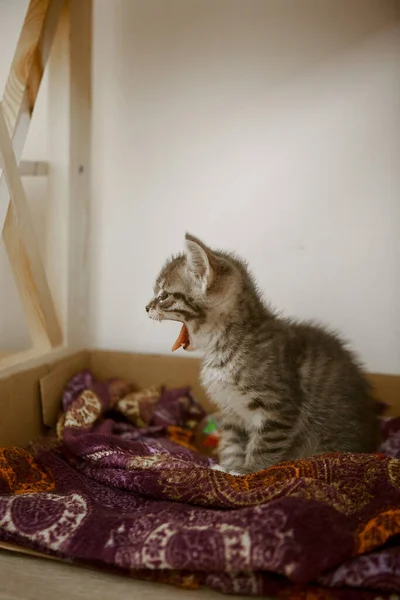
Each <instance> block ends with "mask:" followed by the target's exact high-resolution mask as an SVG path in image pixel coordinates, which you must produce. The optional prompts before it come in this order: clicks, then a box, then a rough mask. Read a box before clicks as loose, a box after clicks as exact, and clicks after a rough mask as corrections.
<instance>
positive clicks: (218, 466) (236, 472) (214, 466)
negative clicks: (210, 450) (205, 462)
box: [211, 465, 241, 476]
mask: <svg viewBox="0 0 400 600" xmlns="http://www.w3.org/2000/svg"><path fill="white" fill-rule="evenodd" d="M211 468H212V470H213V471H222V473H228V474H229V475H236V476H238V475H239V476H240V475H241V473H238V471H228V470H227V469H224V467H221V465H213V466H212V467H211Z"/></svg>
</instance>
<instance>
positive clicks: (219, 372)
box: [201, 366, 249, 423]
mask: <svg viewBox="0 0 400 600" xmlns="http://www.w3.org/2000/svg"><path fill="white" fill-rule="evenodd" d="M201 380H202V383H203V386H204V387H205V388H206V389H207V391H208V393H209V395H210V397H211V399H212V400H213V401H214V402H215V403H216V404H217V405H218V407H219V408H220V409H221V410H223V411H224V412H231V413H234V414H235V415H237V416H238V417H239V418H240V419H241V420H242V421H243V423H246V422H247V420H248V412H249V411H248V408H247V404H248V401H247V398H246V396H245V395H244V394H243V393H241V392H240V391H239V390H238V389H237V387H236V386H235V385H234V382H233V376H232V373H230V371H229V370H228V369H221V368H218V369H217V368H212V367H206V366H204V367H203V368H202V371H201Z"/></svg>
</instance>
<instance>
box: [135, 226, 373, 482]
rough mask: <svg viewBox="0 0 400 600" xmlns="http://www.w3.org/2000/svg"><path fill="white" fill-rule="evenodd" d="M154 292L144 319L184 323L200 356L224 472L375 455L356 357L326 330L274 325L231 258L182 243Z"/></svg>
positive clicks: (190, 240)
mask: <svg viewBox="0 0 400 600" xmlns="http://www.w3.org/2000/svg"><path fill="white" fill-rule="evenodd" d="M154 292H155V293H154V297H153V299H152V301H151V302H150V304H149V305H148V307H147V310H148V312H149V316H150V317H151V318H153V319H157V320H162V319H172V320H176V321H181V322H183V323H185V324H186V326H187V329H188V331H189V336H190V346H189V348H188V349H189V350H194V349H198V350H201V351H202V354H203V363H202V382H203V385H204V386H205V387H206V389H207V390H208V393H209V395H210V397H211V398H212V399H213V400H214V401H215V403H216V404H217V405H218V406H219V408H220V409H221V413H222V417H223V418H222V422H223V436H222V441H221V444H220V463H221V466H222V467H223V468H224V469H226V470H229V471H235V472H239V473H249V472H254V471H258V470H260V469H262V468H265V467H268V466H270V465H273V464H276V463H278V462H281V461H284V460H291V459H294V458H300V457H306V456H310V455H314V454H322V453H326V452H337V451H343V452H369V451H373V450H375V449H376V446H377V441H378V434H377V431H378V427H377V418H376V415H375V412H374V403H373V400H372V396H371V391H370V389H369V386H368V384H367V382H366V380H365V379H364V377H363V375H362V372H361V368H360V366H359V364H358V363H357V360H356V359H355V357H354V355H353V354H352V353H351V352H350V350H348V349H347V348H346V346H345V345H344V343H343V342H342V341H341V340H340V339H339V337H337V336H336V335H335V334H332V333H330V332H328V331H326V330H325V329H324V328H322V327H320V326H316V325H313V324H309V323H296V322H295V321H292V320H288V319H283V318H280V317H278V316H277V315H276V314H275V313H274V312H273V311H272V310H271V309H270V308H269V307H268V306H267V305H266V304H265V303H264V302H263V300H262V298H261V295H260V293H259V291H258V290H257V287H256V285H255V283H254V281H253V279H252V277H251V275H250V274H249V272H248V269H247V266H246V265H245V264H244V263H243V262H242V261H241V260H239V259H238V258H237V257H236V256H234V255H232V254H229V253H225V252H220V251H212V250H210V249H209V248H207V247H206V246H205V245H204V244H203V243H202V242H200V241H199V240H197V239H196V238H194V237H193V236H189V235H187V236H186V252H185V254H183V255H179V256H177V257H175V258H172V259H170V260H169V261H168V262H167V263H166V265H165V266H164V267H163V269H162V270H161V272H160V274H159V276H158V278H157V281H156V285H155V290H154Z"/></svg>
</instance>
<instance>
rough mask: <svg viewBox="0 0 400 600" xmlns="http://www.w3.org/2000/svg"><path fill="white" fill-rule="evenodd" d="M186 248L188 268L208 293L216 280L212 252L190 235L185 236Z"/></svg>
mask: <svg viewBox="0 0 400 600" xmlns="http://www.w3.org/2000/svg"><path fill="white" fill-rule="evenodd" d="M185 247H186V257H187V265H188V268H189V270H190V272H191V273H192V274H193V275H194V276H195V277H196V279H198V281H200V283H201V285H202V287H203V290H204V291H206V289H207V288H208V287H210V285H211V283H212V281H213V278H214V269H213V266H212V262H213V261H212V256H213V255H212V252H211V250H210V249H209V248H207V246H205V245H204V244H203V243H202V242H200V240H198V239H197V238H195V237H194V236H193V235H190V233H187V234H186V235H185Z"/></svg>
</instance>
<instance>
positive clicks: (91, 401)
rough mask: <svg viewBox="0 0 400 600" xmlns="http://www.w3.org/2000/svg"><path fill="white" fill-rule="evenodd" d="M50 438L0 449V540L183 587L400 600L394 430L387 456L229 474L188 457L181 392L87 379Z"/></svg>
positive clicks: (191, 427) (76, 382)
mask: <svg viewBox="0 0 400 600" xmlns="http://www.w3.org/2000/svg"><path fill="white" fill-rule="evenodd" d="M62 406H63V411H62V414H61V415H60V418H59V421H58V424H57V434H56V435H57V437H56V436H55V435H54V436H53V437H51V438H49V439H48V440H46V441H44V442H42V443H40V444H38V445H36V446H35V447H34V448H33V449H31V450H30V451H29V452H28V451H27V450H23V449H20V448H11V449H0V539H1V540H3V541H8V542H12V543H14V544H20V545H23V546H25V547H28V548H32V549H34V550H37V551H41V552H44V553H47V554H51V555H55V556H58V557H61V558H65V559H68V560H73V561H75V562H77V563H82V564H88V565H93V566H100V565H101V567H102V568H109V569H110V570H113V571H119V572H121V573H125V574H129V575H130V576H131V577H137V578H141V579H148V580H153V581H158V582H168V583H172V584H175V585H179V586H181V587H185V588H195V587H198V586H199V585H207V586H210V587H212V588H214V589H216V590H220V591H222V592H225V593H237V594H246V595H270V596H274V597H278V598H285V599H293V600H294V599H304V600H335V599H340V600H347V599H349V600H352V599H354V600H358V599H359V600H364V599H365V600H372V599H376V600H381V599H388V600H400V535H399V534H400V419H391V420H384V421H382V432H383V438H384V441H383V444H382V449H381V450H382V452H381V453H379V454H370V455H352V454H332V455H325V456H320V457H315V458H312V459H309V460H299V461H295V462H292V463H284V464H281V465H279V466H276V467H272V468H270V469H266V470H264V471H261V472H260V473H256V474H254V475H249V476H245V477H235V476H232V475H229V474H226V473H223V472H220V471H217V470H213V469H212V465H213V459H212V458H210V457H207V456H203V455H201V454H200V453H199V452H197V450H196V448H195V444H196V430H197V428H198V426H199V424H200V423H201V422H202V420H203V419H204V417H205V414H204V411H203V410H202V409H201V408H200V407H199V405H198V404H197V403H196V401H195V400H194V399H193V397H192V396H191V394H190V392H189V390H188V389H181V390H165V389H158V388H152V389H150V390H145V391H143V392H137V391H135V390H133V388H132V386H130V385H128V384H127V383H126V382H124V381H120V380H113V381H108V382H98V381H95V380H94V378H93V376H92V375H91V374H90V373H89V372H87V371H85V372H84V373H81V374H79V375H77V376H76V377H74V378H73V379H72V380H71V382H70V383H69V384H68V386H67V388H66V390H65V393H64V395H63V399H62Z"/></svg>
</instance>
